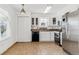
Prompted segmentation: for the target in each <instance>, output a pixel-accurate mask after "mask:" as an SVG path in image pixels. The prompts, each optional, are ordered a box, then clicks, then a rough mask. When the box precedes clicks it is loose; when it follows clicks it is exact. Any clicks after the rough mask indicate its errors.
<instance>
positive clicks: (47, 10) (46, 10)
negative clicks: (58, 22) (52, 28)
mask: <svg viewBox="0 0 79 59" xmlns="http://www.w3.org/2000/svg"><path fill="white" fill-rule="evenodd" d="M51 8H52V7H51V6H47V8H46V9H45V11H44V13H48V12H49V11H50V9H51Z"/></svg>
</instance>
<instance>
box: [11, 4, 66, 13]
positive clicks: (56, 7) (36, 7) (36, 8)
mask: <svg viewBox="0 0 79 59" xmlns="http://www.w3.org/2000/svg"><path fill="white" fill-rule="evenodd" d="M12 6H13V7H14V8H15V9H16V10H17V12H20V10H21V8H22V6H21V5H20V4H13V5H12ZM47 6H51V7H52V8H51V10H50V11H49V12H48V13H52V14H55V13H57V12H58V11H60V10H62V9H63V8H64V7H66V6H67V4H25V6H24V8H25V10H26V11H30V12H31V13H44V11H45V9H46V8H47Z"/></svg>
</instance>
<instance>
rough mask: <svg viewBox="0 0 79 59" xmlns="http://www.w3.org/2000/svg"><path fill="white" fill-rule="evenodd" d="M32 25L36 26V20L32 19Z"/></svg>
mask: <svg viewBox="0 0 79 59" xmlns="http://www.w3.org/2000/svg"><path fill="white" fill-rule="evenodd" d="M32 25H35V26H36V25H38V18H32Z"/></svg>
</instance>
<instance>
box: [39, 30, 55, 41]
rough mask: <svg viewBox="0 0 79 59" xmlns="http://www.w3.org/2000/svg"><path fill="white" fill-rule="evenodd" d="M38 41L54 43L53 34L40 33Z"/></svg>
mask: <svg viewBox="0 0 79 59" xmlns="http://www.w3.org/2000/svg"><path fill="white" fill-rule="evenodd" d="M39 35H40V36H39V37H40V41H54V32H50V31H49V32H40V33H39Z"/></svg>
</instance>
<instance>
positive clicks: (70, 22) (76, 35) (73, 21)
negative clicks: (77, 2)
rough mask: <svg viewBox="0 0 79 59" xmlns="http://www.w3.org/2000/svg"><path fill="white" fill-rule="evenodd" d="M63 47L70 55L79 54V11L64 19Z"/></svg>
mask: <svg viewBox="0 0 79 59" xmlns="http://www.w3.org/2000/svg"><path fill="white" fill-rule="evenodd" d="M62 39H63V42H62V47H63V49H64V50H65V51H66V52H68V53H69V54H79V10H76V11H74V12H71V13H66V14H65V15H63V17H62Z"/></svg>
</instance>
